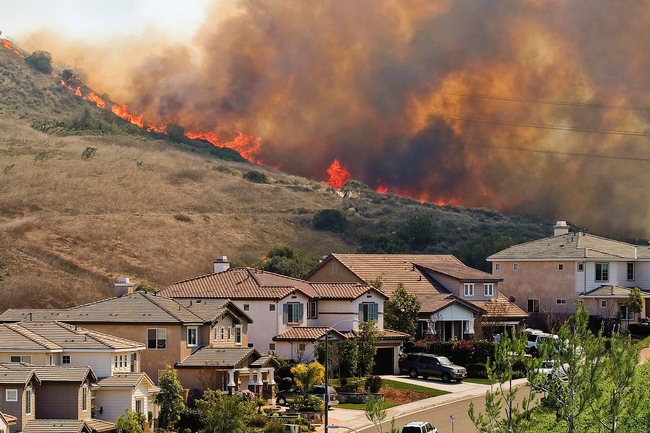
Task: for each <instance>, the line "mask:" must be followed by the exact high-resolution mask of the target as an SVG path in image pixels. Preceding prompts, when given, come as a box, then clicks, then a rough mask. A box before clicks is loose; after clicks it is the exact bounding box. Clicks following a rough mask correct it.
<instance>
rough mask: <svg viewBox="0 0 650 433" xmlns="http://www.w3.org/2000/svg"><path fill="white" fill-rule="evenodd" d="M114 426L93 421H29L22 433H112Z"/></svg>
mask: <svg viewBox="0 0 650 433" xmlns="http://www.w3.org/2000/svg"><path fill="white" fill-rule="evenodd" d="M114 431H115V424H112V423H111V424H107V423H103V422H101V421H97V420H94V419H91V420H82V419H80V420H77V419H36V420H30V421H28V422H27V425H26V426H25V430H23V433H55V432H56V433H103V432H114Z"/></svg>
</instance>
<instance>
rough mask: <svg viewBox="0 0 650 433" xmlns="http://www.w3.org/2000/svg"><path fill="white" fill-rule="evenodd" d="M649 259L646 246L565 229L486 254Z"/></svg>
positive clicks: (496, 256) (530, 257) (499, 257)
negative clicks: (565, 232)
mask: <svg viewBox="0 0 650 433" xmlns="http://www.w3.org/2000/svg"><path fill="white" fill-rule="evenodd" d="M587 258H593V259H621V260H637V259H641V260H647V259H650V247H648V246H636V245H632V244H628V243H625V242H620V241H615V240H613V239H607V238H602V237H600V236H595V235H592V234H588V233H568V234H565V235H559V236H552V237H549V238H544V239H538V240H536V241H531V242H526V243H523V244H519V245H514V246H512V247H509V248H506V249H505V250H502V251H499V252H498V253H495V254H492V255H491V256H489V257H488V258H487V260H488V261H498V260H525V259H528V260H563V259H564V260H571V259H573V260H579V259H587Z"/></svg>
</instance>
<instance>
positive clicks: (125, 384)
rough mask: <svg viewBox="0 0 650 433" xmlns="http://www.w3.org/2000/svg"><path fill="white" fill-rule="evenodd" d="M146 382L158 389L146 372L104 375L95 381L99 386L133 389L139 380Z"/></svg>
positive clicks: (150, 386) (138, 383)
mask: <svg viewBox="0 0 650 433" xmlns="http://www.w3.org/2000/svg"><path fill="white" fill-rule="evenodd" d="M143 381H144V382H148V385H149V388H155V389H158V387H156V386H155V385H154V383H153V382H152V380H151V379H150V378H149V376H148V375H147V373H120V374H114V375H112V376H109V377H105V378H103V379H101V380H100V381H99V382H97V386H99V388H129V389H133V388H135V387H137V386H138V385H140V383H141V382H143Z"/></svg>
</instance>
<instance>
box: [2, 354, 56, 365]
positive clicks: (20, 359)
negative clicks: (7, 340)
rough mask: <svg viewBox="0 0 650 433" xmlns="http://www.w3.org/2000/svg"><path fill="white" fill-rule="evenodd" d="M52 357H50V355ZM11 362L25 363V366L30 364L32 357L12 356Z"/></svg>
mask: <svg viewBox="0 0 650 433" xmlns="http://www.w3.org/2000/svg"><path fill="white" fill-rule="evenodd" d="M50 356H52V355H50ZM11 362H25V363H27V364H31V363H32V357H31V356H29V355H27V356H12V357H11Z"/></svg>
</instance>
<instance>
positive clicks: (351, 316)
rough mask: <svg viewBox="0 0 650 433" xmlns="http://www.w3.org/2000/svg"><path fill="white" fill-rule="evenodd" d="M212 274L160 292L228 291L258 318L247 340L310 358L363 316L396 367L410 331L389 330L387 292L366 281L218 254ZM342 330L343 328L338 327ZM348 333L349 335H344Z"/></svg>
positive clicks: (199, 295)
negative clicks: (317, 276) (326, 277)
mask: <svg viewBox="0 0 650 433" xmlns="http://www.w3.org/2000/svg"><path fill="white" fill-rule="evenodd" d="M214 271H215V272H213V273H211V274H207V275H202V276H199V277H195V278H191V279H188V280H183V281H179V282H176V283H173V284H171V285H169V286H168V287H165V288H163V289H161V290H159V291H158V292H157V293H156V295H157V296H164V297H170V298H174V299H177V300H179V301H180V300H183V301H184V302H188V301H191V300H194V301H195V302H196V301H205V300H208V299H211V298H220V297H224V296H227V297H228V298H229V299H231V300H232V302H234V303H235V304H236V305H237V306H238V307H239V308H241V309H242V310H243V311H245V312H246V313H248V314H250V315H251V316H253V317H254V318H255V323H254V324H251V325H250V326H249V327H248V342H249V344H250V345H251V346H252V347H255V348H257V349H258V350H262V351H265V352H266V351H269V352H273V353H274V354H277V355H280V356H283V357H286V358H288V359H293V360H296V361H298V362H307V361H311V360H312V359H314V354H315V348H314V343H315V342H316V341H317V340H318V339H319V338H322V336H323V335H324V333H325V329H330V328H331V329H332V330H333V332H332V334H331V335H332V336H336V335H339V336H340V337H345V336H346V335H347V336H351V335H352V334H349V332H350V331H358V329H359V328H358V323H359V322H360V321H366V320H373V321H375V323H376V324H377V327H378V328H379V329H380V330H382V331H384V335H385V337H386V338H383V339H382V341H381V343H380V344H379V348H380V351H379V354H380V355H378V358H380V357H381V358H388V359H390V360H391V362H390V363H389V364H385V366H384V371H383V372H384V373H387V374H392V373H394V372H396V371H397V358H398V354H399V347H400V342H401V341H403V340H405V339H407V338H408V336H407V335H405V334H403V333H391V334H390V336H387V334H386V333H387V332H388V331H386V330H384V321H383V303H384V300H385V299H386V295H385V294H383V293H382V292H381V291H379V290H377V289H375V288H374V287H372V286H370V285H368V284H366V283H365V282H353V283H349V282H344V283H338V282H337V283H312V282H308V281H305V280H300V279H297V278H291V277H287V276H284V275H279V274H276V273H273V272H267V271H263V270H261V269H256V268H230V267H229V263H228V262H227V258H225V257H223V256H221V257H219V258H218V259H217V261H216V262H215V266H214ZM334 330H336V331H338V334H337V333H336V332H334ZM345 338H348V337H345Z"/></svg>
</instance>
